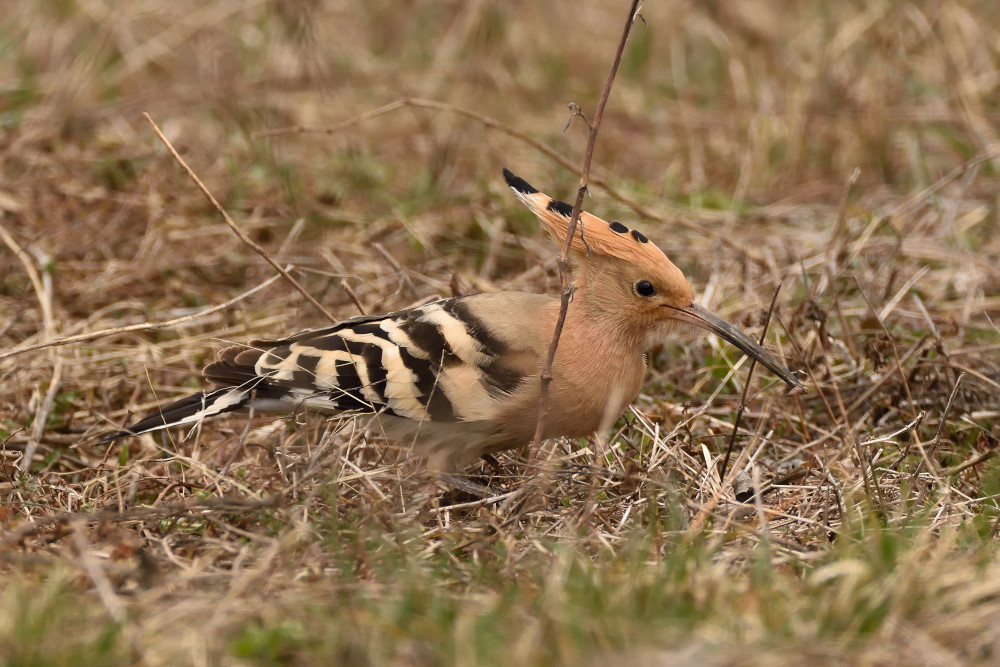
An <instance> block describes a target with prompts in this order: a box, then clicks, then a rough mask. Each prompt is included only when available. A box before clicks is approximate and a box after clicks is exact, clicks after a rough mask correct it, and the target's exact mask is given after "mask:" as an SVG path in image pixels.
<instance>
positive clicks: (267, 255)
mask: <svg viewBox="0 0 1000 667" xmlns="http://www.w3.org/2000/svg"><path fill="white" fill-rule="evenodd" d="M142 115H143V117H144V118H145V119H146V122H148V123H149V124H150V126H151V127H152V128H153V132H155V133H156V136H158V137H159V138H160V141H162V142H163V145H164V146H166V147H167V150H168V151H169V152H170V154H171V155H172V156H173V157H174V160H176V161H177V164H179V165H180V166H181V168H182V169H184V171H185V172H187V175H188V176H190V177H191V180H192V181H194V184H195V185H196V186H198V189H199V190H201V193H202V194H203V195H205V198H206V199H208V201H209V202H211V204H212V206H214V207H215V210H216V211H218V212H219V214H220V215H221V216H222V219H223V220H225V221H226V224H227V225H229V228H230V229H232V230H233V232H234V233H235V234H236V236H237V237H239V239H240V241H242V242H243V243H244V245H246V246H247V247H248V248H250V249H251V250H253V251H254V252H256V253H257V254H258V255H260V256H261V257H263V258H264V261H266V262H267V263H268V264H270V265H271V266H272V267H274V270H275V271H277V272H278V273H280V274H281V275H282V277H283V278H284V279H285V280H287V281H288V282H289V283H290V284H291V285H292V287H294V288H295V289H296V290H298V292H299V293H300V294H301V295H302V296H304V297H305V298H306V301H308V302H309V303H311V304H312V305H314V306H315V307H316V309H317V310H319V312H321V313H323V315H325V316H326V318H327V319H329V320H330V321H331V322H337V318H336V317H334V316H333V313H331V312H330V311H328V310H327V309H326V308H324V307H323V304H321V303H320V302H319V301H317V300H316V298H315V297H313V295H312V294H310V293H309V292H308V291H306V288H305V287H303V286H302V285H301V284H300V283H299V281H298V280H296V279H295V278H293V277H292V275H291V274H290V273H288V271H286V270H285V269H284V268H282V267H281V265H280V264H278V262H277V261H275V259H274V258H273V257H271V255H270V253H268V252H267V250H264V248H262V247H261V246H260V245H259V244H257V243H255V242H254V241H253V239H251V238H250V237H249V236H247V235H246V233H245V232H244V231H243V230H242V229H240V228H239V226H237V224H236V222H235V221H234V220H233V219H232V218H231V217H230V216H229V214H228V213H227V212H226V209H224V208H222V204H220V203H219V202H218V200H217V199H216V198H215V197H214V196H213V195H212V193H211V192H210V191H209V189H208V188H207V187H205V184H204V183H202V182H201V179H200V178H198V174H196V173H194V170H193V169H191V167H189V166H188V164H187V162H185V161H184V158H182V157H181V156H180V153H178V152H177V150H176V149H175V148H174V147H173V145H172V144H171V143H170V140H169V139H167V137H166V136H164V134H163V132H161V131H160V128H159V127H158V126H157V125H156V123H155V122H153V119H152V118H151V117H150V115H149V114H148V113H143V114H142Z"/></svg>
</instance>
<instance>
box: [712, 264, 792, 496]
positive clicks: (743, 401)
mask: <svg viewBox="0 0 1000 667" xmlns="http://www.w3.org/2000/svg"><path fill="white" fill-rule="evenodd" d="M780 291H781V283H778V286H777V287H775V288H774V296H772V297H771V305H770V306H769V307H768V309H767V317H766V318H765V319H764V330H763V331H761V332H760V340H759V341H758V345H763V344H764V338H765V337H766V336H767V328H768V326H769V325H770V324H771V314H772V313H773V312H774V304H776V303H777V302H778V293H779V292H780ZM756 367H757V360H756V359H754V358H753V357H750V369H749V370H748V371H747V381H746V382H745V383H743V396H742V397H741V398H740V407H739V409H738V410H737V411H736V419H735V420H734V421H733V433H732V435H730V436H729V446H728V447H726V456H725V457H724V458H723V459H722V467H721V468H719V481H725V479H726V468H727V467H728V466H729V457H730V455H732V453H733V447H735V446H736V434H737V433H738V432H739V430H740V420H741V419H742V418H743V410H744V409H745V408H746V406H747V391H748V390H749V389H750V379H751V378H752V377H753V370H754V368H756ZM754 492H755V493H756V488H755V489H754Z"/></svg>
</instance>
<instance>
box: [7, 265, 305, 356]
mask: <svg viewBox="0 0 1000 667" xmlns="http://www.w3.org/2000/svg"><path fill="white" fill-rule="evenodd" d="M292 268H293V267H292V265H290V264H289V265H288V266H286V267H285V270H286V271H291V270H292ZM280 277H281V276H271V277H270V278H268V279H267V280H265V281H264V282H262V283H261V284H260V285H257V286H256V287H254V288H252V289H249V290H247V291H246V292H243V294H240V295H239V296H236V297H234V298H232V299H230V300H229V301H226V302H225V303H220V304H219V305H217V306H212V307H211V308H206V309H205V310H201V311H198V312H197V313H191V314H190V315H184V316H182V317H176V318H174V319H172V320H164V321H163V322H143V323H142V324H130V325H128V326H124V327H112V328H110V329H101V330H100V331H91V332H90V333H84V334H77V335H75V336H66V337H65V338H57V339H56V340H50V341H46V342H44V343H38V344H37V345H28V346H26V347H17V348H14V349H13V350H8V351H7V352H0V360H3V359H6V358H7V357H13V356H16V355H18V354H24V353H25V352H34V351H35V350H42V349H44V348H47V347H61V346H63V345H72V344H74V343H86V342H88V341H92V340H97V339H98V338H104V337H106V336H115V335H118V334H123V333H135V332H136V331H151V330H153V329H163V328H165V327H172V326H176V325H178V324H184V323H185V322H191V321H193V320H197V319H199V318H202V317H206V316H208V315H211V314H213V313H217V312H219V311H220V310H225V309H226V308H229V307H230V306H232V305H234V304H236V303H239V302H240V301H242V300H243V299H246V298H247V297H250V296H252V295H254V294H256V293H257V292H259V291H261V290H262V289H264V288H265V287H269V286H270V285H272V284H273V283H274V282H275V281H276V280H278V278H280Z"/></svg>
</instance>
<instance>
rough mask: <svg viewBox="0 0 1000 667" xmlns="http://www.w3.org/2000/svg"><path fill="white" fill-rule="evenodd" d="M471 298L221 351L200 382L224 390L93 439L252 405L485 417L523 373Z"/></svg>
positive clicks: (422, 417)
mask: <svg viewBox="0 0 1000 667" xmlns="http://www.w3.org/2000/svg"><path fill="white" fill-rule="evenodd" d="M481 296H486V295H481ZM470 299H476V297H475V296H473V297H465V298H453V299H445V300H442V301H438V302H435V303H432V304H428V305H426V306H422V307H419V308H413V309H410V310H403V311H397V312H394V313H389V314H385V315H377V316H362V317H356V318H352V319H349V320H345V321H343V322H340V323H338V324H335V325H333V326H330V327H326V328H322V329H314V330H310V331H304V332H301V333H299V334H296V335H294V336H291V337H289V338H285V339H283V340H276V341H252V342H251V343H249V344H248V345H247V346H236V347H231V348H228V349H226V350H223V351H222V352H221V353H220V357H219V360H218V361H216V362H215V363H213V364H210V365H209V366H207V367H206V368H205V371H204V374H205V377H206V379H208V380H209V381H211V382H214V383H217V384H220V385H222V386H221V387H220V388H219V389H215V390H210V391H204V392H199V393H197V394H193V395H191V396H187V397H185V398H182V399H180V400H179V401H176V402H174V403H171V404H169V405H167V406H165V407H163V408H161V409H159V410H158V411H156V412H154V413H152V414H150V415H148V416H146V417H145V418H144V419H142V420H140V421H138V422H136V423H134V424H131V425H129V426H126V427H125V428H123V429H121V430H119V431H114V432H111V433H107V434H105V435H103V436H102V437H101V440H100V442H111V441H113V440H117V439H119V438H125V437H129V436H134V435H139V434H141V433H148V432H150V431H157V430H161V429H165V428H169V427H173V426H184V425H198V424H200V423H201V422H202V421H203V420H205V419H208V418H211V417H215V416H218V415H221V414H225V413H229V412H245V411H248V410H251V409H252V410H253V412H254V413H275V412H276V413H290V412H294V411H297V410H300V409H303V408H307V409H312V410H317V411H320V412H326V413H334V414H343V415H359V414H369V415H377V416H385V417H401V418H405V419H408V420H415V421H417V422H458V421H479V420H482V419H489V418H490V417H491V416H492V413H493V407H495V404H496V403H497V402H499V401H501V400H502V399H503V398H504V397H506V396H509V395H510V394H511V393H512V392H513V391H514V390H515V389H516V387H517V386H518V385H519V384H520V382H521V381H522V380H523V375H522V373H520V372H519V371H518V370H516V369H515V368H512V367H509V366H508V365H507V364H505V363H504V361H503V357H504V355H505V353H506V352H507V351H508V349H507V345H506V344H505V343H504V342H503V341H500V340H498V339H496V338H495V337H494V336H492V335H491V334H490V333H489V331H488V329H487V328H486V326H485V325H484V323H483V322H481V321H479V320H478V318H477V317H476V315H475V314H474V312H473V309H472V308H471V307H470V305H469V304H470V301H469V300H470ZM470 374H473V375H470ZM470 379H471V380H472V382H470ZM470 387H472V390H471V391H470Z"/></svg>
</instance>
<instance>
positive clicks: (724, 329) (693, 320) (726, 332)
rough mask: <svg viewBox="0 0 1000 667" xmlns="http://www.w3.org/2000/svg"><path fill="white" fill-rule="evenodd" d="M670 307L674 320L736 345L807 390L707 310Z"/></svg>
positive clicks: (760, 348)
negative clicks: (708, 332)
mask: <svg viewBox="0 0 1000 667" xmlns="http://www.w3.org/2000/svg"><path fill="white" fill-rule="evenodd" d="M668 307H669V308H671V309H672V310H673V313H672V316H673V319H675V320H679V321H681V322H685V323H687V324H691V325H693V326H696V327H698V328H699V329H704V330H705V331H710V332H712V333H714V334H715V335H716V336H718V337H719V338H721V339H723V340H724V341H727V342H729V343H731V344H733V345H735V346H736V347H737V348H739V349H740V351H742V352H743V353H745V354H747V355H749V356H751V357H753V358H754V359H756V360H757V361H758V362H760V363H761V364H763V365H764V366H765V367H767V368H768V369H769V370H770V371H771V372H772V373H774V374H775V375H777V376H778V377H779V378H781V379H782V380H783V381H784V382H785V384H787V385H788V386H789V387H792V388H799V389H803V390H804V389H805V387H804V386H803V384H802V383H801V382H799V379H798V378H797V377H795V376H794V375H792V372H791V371H789V370H788V369H787V368H785V367H784V366H782V365H781V363H780V362H779V361H778V360H777V359H775V358H774V356H773V355H771V353H770V352H768V351H767V350H765V349H764V348H762V347H761V346H760V345H758V344H757V343H755V342H754V341H753V340H752V339H750V337H749V336H747V335H746V334H745V333H743V332H742V331H740V330H739V329H737V328H736V327H734V326H733V325H731V324H729V323H728V322H726V321H725V320H724V319H722V318H721V317H719V316H718V315H716V314H715V313H713V312H712V311H710V310H708V309H707V308H702V307H701V306H699V305H697V304H694V303H692V304H691V305H690V306H688V307H687V308H676V307H674V306H668Z"/></svg>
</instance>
